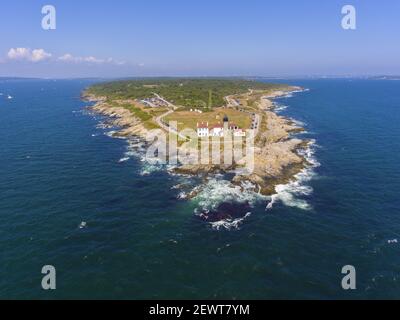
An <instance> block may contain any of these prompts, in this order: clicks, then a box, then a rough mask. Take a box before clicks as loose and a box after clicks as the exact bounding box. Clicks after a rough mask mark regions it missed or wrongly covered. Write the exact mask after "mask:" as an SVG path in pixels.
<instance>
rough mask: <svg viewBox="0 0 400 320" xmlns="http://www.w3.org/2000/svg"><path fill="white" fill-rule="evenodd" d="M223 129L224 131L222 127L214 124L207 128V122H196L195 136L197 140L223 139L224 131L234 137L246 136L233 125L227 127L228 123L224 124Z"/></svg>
mask: <svg viewBox="0 0 400 320" xmlns="http://www.w3.org/2000/svg"><path fill="white" fill-rule="evenodd" d="M225 128H226V129H224V126H222V125H221V124H216V125H214V126H212V127H209V126H208V122H207V123H204V122H201V123H199V122H198V123H197V136H198V137H199V138H201V137H223V136H224V132H225V130H226V131H227V132H231V133H233V136H234V137H245V136H246V132H245V131H244V130H242V129H241V128H239V127H238V126H237V125H235V124H233V123H230V124H229V125H228V123H226V122H225Z"/></svg>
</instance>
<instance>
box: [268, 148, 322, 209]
mask: <svg viewBox="0 0 400 320" xmlns="http://www.w3.org/2000/svg"><path fill="white" fill-rule="evenodd" d="M316 147H317V145H316V143H315V140H311V141H310V142H309V144H308V147H307V148H306V149H304V150H299V151H298V153H299V155H301V156H303V157H304V158H305V159H306V160H307V162H308V163H309V165H308V166H307V167H306V168H304V169H303V170H302V171H301V172H299V173H298V174H296V175H295V176H294V179H293V180H292V181H290V182H289V183H287V184H280V185H277V186H275V191H276V194H274V195H272V196H271V201H270V202H269V203H268V205H267V207H266V210H270V209H272V208H273V206H274V204H275V203H277V202H282V203H283V204H284V205H285V206H288V207H296V208H299V209H302V210H311V209H312V206H311V205H310V204H309V203H308V202H307V201H306V200H304V199H301V198H299V197H304V196H309V195H311V194H312V192H313V188H312V187H311V186H308V185H306V183H307V182H309V181H310V180H312V179H313V178H314V177H315V176H316V173H315V170H314V169H315V168H317V167H319V166H320V163H319V162H318V160H317V159H316V157H315V148H316Z"/></svg>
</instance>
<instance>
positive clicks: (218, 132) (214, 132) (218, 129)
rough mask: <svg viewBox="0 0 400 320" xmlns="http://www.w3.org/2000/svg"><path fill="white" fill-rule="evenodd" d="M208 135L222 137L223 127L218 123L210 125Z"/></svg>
mask: <svg viewBox="0 0 400 320" xmlns="http://www.w3.org/2000/svg"><path fill="white" fill-rule="evenodd" d="M209 136H210V137H223V136H224V127H223V126H221V125H220V124H217V125H214V126H212V127H211V129H210V132H209Z"/></svg>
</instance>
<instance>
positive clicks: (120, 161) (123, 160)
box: [118, 157, 130, 163]
mask: <svg viewBox="0 0 400 320" xmlns="http://www.w3.org/2000/svg"><path fill="white" fill-rule="evenodd" d="M129 159H130V158H129V157H123V158H121V159H119V160H118V163H122V162H126V161H128V160H129Z"/></svg>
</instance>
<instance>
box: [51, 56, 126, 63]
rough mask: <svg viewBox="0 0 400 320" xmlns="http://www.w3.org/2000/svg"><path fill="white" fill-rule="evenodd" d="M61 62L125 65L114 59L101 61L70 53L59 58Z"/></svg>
mask: <svg viewBox="0 0 400 320" xmlns="http://www.w3.org/2000/svg"><path fill="white" fill-rule="evenodd" d="M57 60H59V61H64V62H75V63H80V62H87V63H94V64H105V63H109V64H116V65H123V64H125V62H122V61H116V60H114V59H113V58H108V59H99V58H96V57H93V56H88V57H75V56H73V55H72V54H70V53H66V54H64V55H62V56H61V57H58V59H57Z"/></svg>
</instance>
